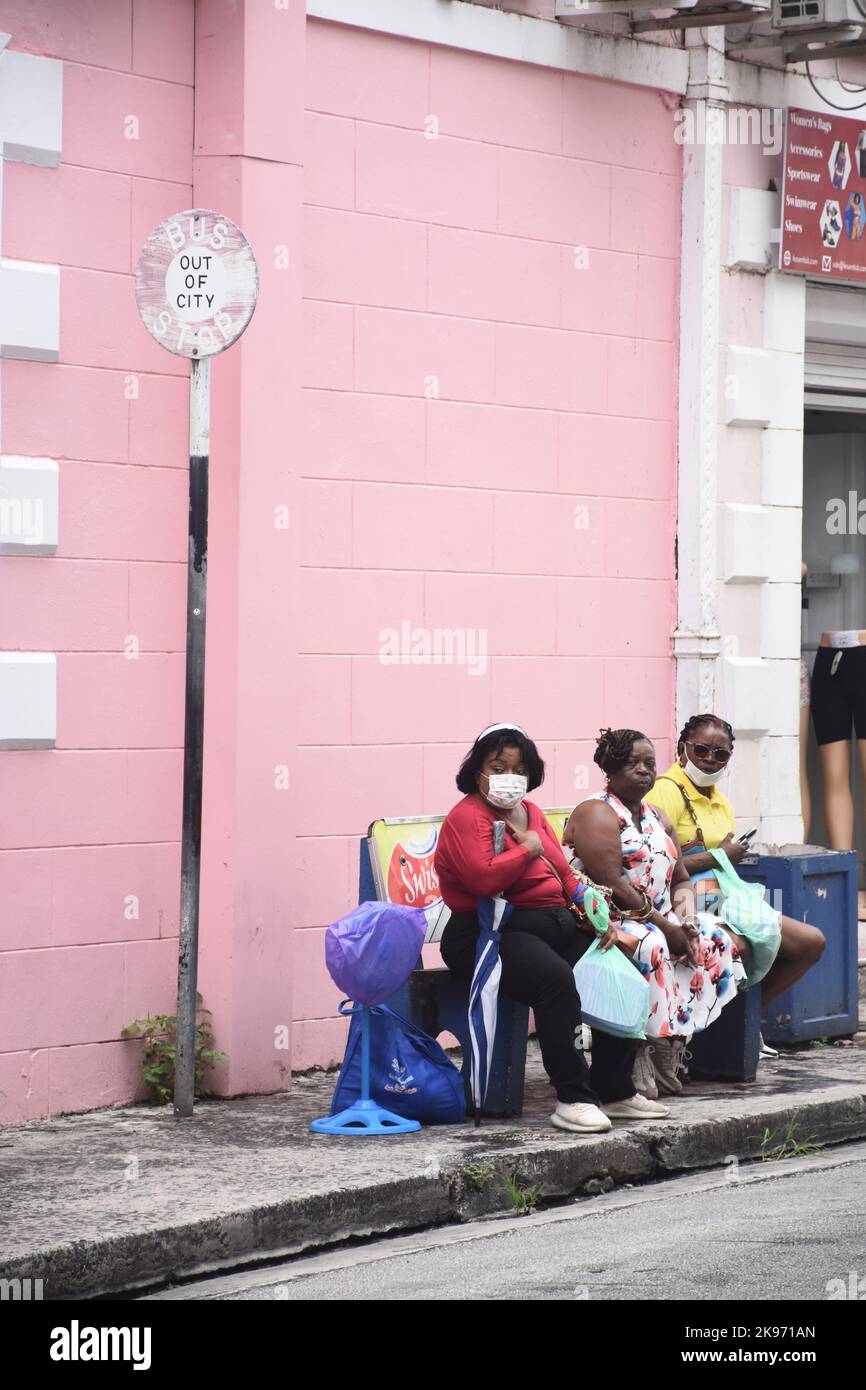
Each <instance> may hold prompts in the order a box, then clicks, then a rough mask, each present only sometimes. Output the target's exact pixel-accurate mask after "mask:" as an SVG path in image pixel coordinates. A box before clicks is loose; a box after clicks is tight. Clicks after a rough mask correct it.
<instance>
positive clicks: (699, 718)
mask: <svg viewBox="0 0 866 1390" xmlns="http://www.w3.org/2000/svg"><path fill="white" fill-rule="evenodd" d="M704 724H709V725H710V726H711V728H713V729H721V731H722V733H724V734H727V736H728V738H729V739H730V740H731V748H732V749H733V746H734V731H733V729H732V728H731V726H730V724H729V723H728V721H727V719H720V718H719V716H718V715H717V714H693V715H692V717H691V719H689V720H687V721H686V723H685V724H684V725H683V727H682V728H681V729H680V732H679V736H678V738H677V755H678V756H679V754H680V753H682V751H683V748H684V747H685V745H686V743H687V742H688V743H691V741H692V738H693V736H694V735H695V734H696V733H697V731H698V729H700V728H701V726H702V725H704Z"/></svg>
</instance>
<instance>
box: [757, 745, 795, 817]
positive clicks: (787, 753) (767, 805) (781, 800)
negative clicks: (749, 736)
mask: <svg viewBox="0 0 866 1390" xmlns="http://www.w3.org/2000/svg"><path fill="white" fill-rule="evenodd" d="M799 805H800V742H799V739H797V738H791V737H789V738H776V737H775V736H773V737H771V738H765V739H762V741H761V815H762V816H774V817H781V816H790V815H791V808H792V807H794V806H799ZM801 833H802V829H801Z"/></svg>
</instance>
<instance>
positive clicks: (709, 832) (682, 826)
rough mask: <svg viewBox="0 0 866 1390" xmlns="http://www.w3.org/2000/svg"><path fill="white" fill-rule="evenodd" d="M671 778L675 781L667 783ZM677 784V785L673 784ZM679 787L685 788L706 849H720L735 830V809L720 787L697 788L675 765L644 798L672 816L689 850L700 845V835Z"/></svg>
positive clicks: (675, 826) (659, 778)
mask: <svg viewBox="0 0 866 1390" xmlns="http://www.w3.org/2000/svg"><path fill="white" fill-rule="evenodd" d="M667 778H671V779H672V780H671V781H667V780H666V779H667ZM674 782H676V783H677V786H674V785H673V783H674ZM679 787H682V788H683V790H684V791H685V794H686V796H687V797H688V799H689V802H690V804H691V807H692V810H693V811H694V814H695V817H696V818H697V823H698V825H699V826H700V828H701V831H702V832H703V837H704V844H705V846H706V848H707V849H718V847H719V845H720V844H721V843H722V841H723V840H724V838H725V836H726V835H730V834H731V833H732V832H733V829H734V808H733V806H732V805H731V803H730V801H729V800H728V798H727V797H726V796H723V795H722V793H721V792H720V791H719V789H718V787H696V786H695V784H694V782H692V780H691V779H690V778H689V777H687V776H686V774H685V772H684V770H683V769H682V768H681V767H680V765H679V763H674V765H673V767H669V768H668V770H667V772H666V773H665V774H664V777H657V778H656V781H655V784H654V785H653V788H652V790H651V791H649V792H647V794H646V797H645V798H644V799H645V800H646V801H648V802H649V803H650V805H651V806H658V807H659V809H660V810H662V811H664V812H665V814H666V815H668V816H670V818H671V820H672V821H673V825H674V830H675V831H676V832H677V836H678V838H679V842H680V844H681V845H682V847H683V849H684V850H685V849H688V848H689V847H690V846H692V845H694V844H696V843H698V832H697V827H696V826H695V821H694V820H693V819H692V816H691V814H690V813H689V809H688V807H687V806H686V803H685V800H684V798H683V793H682V792H681V791H679V790H678V788H679Z"/></svg>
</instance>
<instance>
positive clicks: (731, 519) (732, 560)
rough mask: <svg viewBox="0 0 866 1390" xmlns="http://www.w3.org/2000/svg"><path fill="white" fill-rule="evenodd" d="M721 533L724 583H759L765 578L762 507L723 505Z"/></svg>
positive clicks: (764, 510)
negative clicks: (723, 553)
mask: <svg viewBox="0 0 866 1390" xmlns="http://www.w3.org/2000/svg"><path fill="white" fill-rule="evenodd" d="M722 514H723V517H724V534H725V580H726V581H730V580H732V579H733V580H738V581H740V582H741V583H747V584H760V583H762V582H763V581H764V580H765V579H767V578H768V577H769V564H768V556H767V524H768V521H769V512H768V510H767V508H766V507H755V506H752V505H750V504H749V503H748V502H726V503H725V504H724V507H723V509H722Z"/></svg>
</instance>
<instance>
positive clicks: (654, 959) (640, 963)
mask: <svg viewBox="0 0 866 1390" xmlns="http://www.w3.org/2000/svg"><path fill="white" fill-rule="evenodd" d="M593 799H594V800H596V801H606V802H607V804H608V806H610V808H611V810H613V811H615V812H616V817H617V820H618V821H619V830H620V837H621V839H622V862H623V868H624V869H625V872H626V874H627V875H628V877H629V879H630V880H631V882H632V883H633V884H634V886H635V887H636V888H643V889H644V890H645V892H647V893H648V894H649V896H650V898H651V899H652V902H653V906H654V907H655V909H656V911H657V912H660V913H661V914H662V916H664V917H667V918H668V920H669V921H670V922H674V923H677V922H678V921H679V918H678V917H677V915H676V913H675V912H674V911H673V910H672V906H671V877H672V875H673V871H674V864H675V863H676V862H677V851H676V847H675V845H674V843H673V841H672V840H671V838H670V836H669V835H668V833H667V831H666V830H665V828H664V826H663V825H662V823H661V820H660V819H659V817H658V815H657V814H656V812H655V811H654V810H653V808H652V807H651V806H648V805H647V803H646V802H645V801H642V802H641V806H640V822H641V824H640V829H638V827H637V826H636V825H635V823H634V821H633V820H632V817H631V812H630V811H629V810H628V809H627V807H626V806H624V805H623V803H622V802H621V801H620V799H619V797H617V796H614V795H613V793H612V792H598V793H596V795H595V797H594V798H593ZM698 921H699V924H700V931H701V935H700V941H699V943H698V944H699V949H700V956H701V964H700V965H698V966H693V965H692V964H691V962H690V961H688V960H671V954H670V948H669V947H668V943H667V941H666V940H665V937H664V935H663V934H662V932H661V930H660V929H659V928H658V927H656V926H653V924H652V923H651V922H634V921H631V920H630V919H628V918H625V919H624V920H623V921H622V922H621V923H620V925H621V928H622V930H623V931H624V932H627V933H628V935H629V936H633V937H636V938H637V942H638V945H637V948H636V949H635V951H634V953H633V954H632V957H631V958H632V960H633V961H634V963H635V965H636V966H637V967H638V969H639V970H640V971H641V973H642V974H643V975H644V976H645V977H646V979H647V981H648V982H649V987H650V1015H649V1021H648V1023H647V1026H646V1035H647V1037H648V1038H669V1037H678V1038H690V1037H691V1036H692V1033H699V1032H701V1030H702V1029H703V1028H707V1027H708V1026H709V1025H710V1024H711V1023H714V1022H715V1020H716V1019H717V1018H718V1017H719V1015H720V1014H721V1012H722V1009H723V1008H724V1006H725V1005H726V1004H729V1003H730V1001H731V1000H732V999H735V998H736V997H737V988H738V985H739V984H740V981H742V980H745V978H746V972H745V969H744V967H743V963H742V961H741V960H740V953H739V950H738V949H737V946H736V945H735V943H734V942H733V941H732V940H731V938H730V937H729V936H728V933H727V932H726V931H725V929H724V927H723V926H722V924H721V922H720V921H719V920H718V918H716V917H714V916H713V915H712V914H711V913H709V912H699V913H698Z"/></svg>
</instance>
